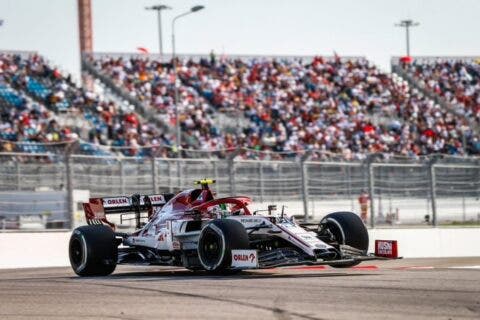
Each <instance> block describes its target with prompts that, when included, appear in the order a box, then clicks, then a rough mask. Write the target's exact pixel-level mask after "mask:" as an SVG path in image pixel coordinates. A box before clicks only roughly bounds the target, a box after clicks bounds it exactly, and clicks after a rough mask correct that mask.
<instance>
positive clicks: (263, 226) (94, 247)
mask: <svg viewBox="0 0 480 320" xmlns="http://www.w3.org/2000/svg"><path fill="white" fill-rule="evenodd" d="M213 182H214V181H213V180H200V181H197V182H196V184H197V185H199V186H200V187H199V188H197V189H191V190H185V191H182V192H180V193H178V194H176V195H173V194H158V195H145V196H141V195H138V194H137V195H133V196H131V197H126V196H119V197H108V198H91V199H90V201H89V203H84V204H83V207H84V211H85V216H86V219H87V222H88V224H89V225H87V226H81V227H78V228H76V229H75V230H74V231H73V233H72V236H71V239H70V243H69V255H70V263H71V266H72V268H73V270H74V271H75V273H76V274H78V275H79V276H102V275H108V274H110V273H112V272H113V271H114V270H115V267H116V265H117V264H137V265H138V264H141V265H167V266H178V267H184V268H187V269H190V270H207V271H210V272H214V273H234V272H236V271H240V270H243V269H261V268H272V267H280V266H293V265H318V264H326V265H330V266H333V267H341V268H343V267H350V266H354V265H356V264H358V263H360V262H362V261H365V260H373V259H382V257H379V256H378V255H372V254H367V249H368V241H369V240H368V232H367V229H366V228H365V226H364V224H363V222H362V220H361V219H360V218H359V217H358V216H357V215H356V214H354V213H351V212H334V213H330V214H328V215H327V216H325V217H324V218H323V219H322V220H321V221H320V223H319V224H299V223H297V222H296V221H295V219H294V218H293V217H288V216H287V215H286V214H285V212H284V208H283V209H282V210H281V212H280V213H276V208H275V207H274V206H269V207H268V209H267V210H261V211H263V212H265V213H266V214H259V212H260V211H255V212H251V211H250V210H249V208H248V204H250V203H251V199H250V198H248V197H243V196H239V197H228V198H218V199H214V195H213V193H212V191H211V190H210V189H209V186H208V185H209V184H211V183H213ZM142 213H143V214H145V213H147V215H146V216H142ZM107 214H120V222H121V223H122V222H123V221H126V220H128V219H130V220H132V219H133V220H134V221H135V225H136V231H134V232H133V233H123V232H115V230H116V225H115V224H113V223H111V222H110V221H109V220H107V217H106V215H107ZM132 214H133V217H132V216H131V215H132ZM128 215H130V218H128ZM378 249H379V250H380V251H381V252H380V253H381V255H382V256H383V258H385V257H394V255H395V254H396V242H395V241H383V242H381V243H379V244H378ZM376 251H377V250H376Z"/></svg>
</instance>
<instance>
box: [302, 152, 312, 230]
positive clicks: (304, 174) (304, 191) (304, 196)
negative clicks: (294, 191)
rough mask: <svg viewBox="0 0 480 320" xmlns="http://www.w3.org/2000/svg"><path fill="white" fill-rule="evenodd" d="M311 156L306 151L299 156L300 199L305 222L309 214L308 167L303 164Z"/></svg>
mask: <svg viewBox="0 0 480 320" xmlns="http://www.w3.org/2000/svg"><path fill="white" fill-rule="evenodd" d="M310 156H311V152H310V151H308V152H307V153H306V154H304V155H303V156H302V157H301V158H300V175H301V178H302V200H303V220H304V221H305V222H308V220H309V216H308V198H309V195H308V168H307V165H306V164H305V162H306V161H308V159H309V158H310Z"/></svg>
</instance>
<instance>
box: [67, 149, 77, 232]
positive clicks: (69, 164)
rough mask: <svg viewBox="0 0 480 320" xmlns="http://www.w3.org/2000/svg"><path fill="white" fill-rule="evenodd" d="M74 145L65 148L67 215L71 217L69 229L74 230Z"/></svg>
mask: <svg viewBox="0 0 480 320" xmlns="http://www.w3.org/2000/svg"><path fill="white" fill-rule="evenodd" d="M71 148H72V145H71V144H69V145H67V146H66V148H65V179H66V181H65V182H66V190H67V208H68V211H67V214H68V217H69V223H68V226H67V227H68V228H69V229H73V227H74V224H75V208H74V204H73V166H72V154H71V153H72V150H71Z"/></svg>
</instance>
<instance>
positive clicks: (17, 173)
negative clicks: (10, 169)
mask: <svg viewBox="0 0 480 320" xmlns="http://www.w3.org/2000/svg"><path fill="white" fill-rule="evenodd" d="M15 157H16V156H15ZM15 185H16V188H17V191H20V190H21V187H20V163H19V162H18V159H15Z"/></svg>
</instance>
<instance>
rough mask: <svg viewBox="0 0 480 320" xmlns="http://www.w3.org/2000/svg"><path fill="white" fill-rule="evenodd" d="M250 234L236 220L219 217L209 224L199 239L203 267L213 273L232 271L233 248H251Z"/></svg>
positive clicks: (199, 254) (198, 249)
mask: <svg viewBox="0 0 480 320" xmlns="http://www.w3.org/2000/svg"><path fill="white" fill-rule="evenodd" d="M249 247H250V245H249V240H248V234H247V231H246V230H245V228H244V226H243V225H242V224H241V223H240V222H239V221H236V220H232V219H218V220H213V221H211V222H210V223H209V224H207V225H206V226H205V227H204V228H203V229H202V231H201V233H200V237H199V239H198V248H197V251H198V258H199V260H200V264H201V265H202V267H203V268H204V269H205V270H207V271H210V272H213V273H222V274H225V273H230V272H232V271H233V270H232V269H230V266H231V263H232V250H237V249H249Z"/></svg>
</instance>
